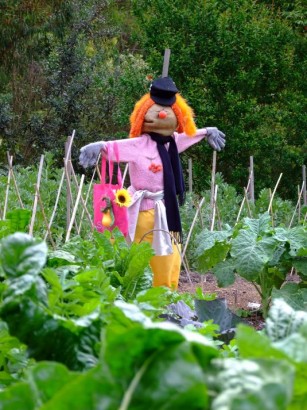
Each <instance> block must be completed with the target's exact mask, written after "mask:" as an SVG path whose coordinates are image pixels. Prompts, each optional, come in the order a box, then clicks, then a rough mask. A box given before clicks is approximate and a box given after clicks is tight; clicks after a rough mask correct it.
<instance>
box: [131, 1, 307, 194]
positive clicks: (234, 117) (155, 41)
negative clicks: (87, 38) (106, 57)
mask: <svg viewBox="0 0 307 410" xmlns="http://www.w3.org/2000/svg"><path fill="white" fill-rule="evenodd" d="M133 10H134V13H135V15H136V17H137V19H138V21H139V25H140V27H142V33H143V34H144V33H145V35H143V38H140V39H139V41H140V43H141V45H142V48H143V50H144V55H145V58H146V60H147V61H149V63H150V64H151V66H152V67H153V69H154V70H158V68H159V67H161V60H162V56H161V54H162V52H163V51H164V49H165V48H171V50H172V57H171V63H170V71H169V72H170V75H171V76H172V77H173V78H174V80H175V81H176V84H177V85H178V87H179V89H180V90H181V92H182V94H183V95H184V96H185V97H186V98H187V99H188V101H189V103H190V104H191V106H192V107H194V109H195V112H196V120H197V124H198V126H205V125H209V126H211V125H216V126H218V127H219V128H220V129H223V130H224V131H226V134H227V135H228V141H227V149H226V150H225V151H224V152H223V154H221V155H219V162H218V169H219V170H220V171H222V173H223V174H224V176H225V177H226V179H227V181H228V182H230V183H234V184H235V185H236V186H237V187H239V186H240V187H242V185H246V180H247V173H248V170H247V168H248V164H249V156H251V155H253V156H254V163H255V174H256V188H263V187H265V186H268V187H272V186H274V184H275V183H276V180H277V178H278V176H279V174H280V172H284V178H283V180H282V185H281V187H280V190H281V192H283V193H284V194H287V195H289V194H290V192H292V193H294V192H296V185H297V184H298V183H299V182H300V173H301V165H302V164H303V163H304V162H305V161H306V152H307V149H306V135H305V134H304V131H303V130H304V129H306V117H304V116H303V114H302V113H303V112H304V104H305V99H304V94H303V90H302V84H303V83H304V81H303V66H304V63H305V62H306V42H305V41H304V38H303V37H302V36H300V35H298V34H297V33H296V32H295V31H294V30H293V29H292V27H291V26H290V25H289V24H288V22H287V20H286V19H285V18H282V17H281V16H280V13H279V12H278V13H277V12H276V10H275V9H272V8H270V7H267V6H266V5H264V4H260V3H258V4H257V3H255V2H250V1H248V0H237V1H233V0H223V1H215V0H206V1H204V2H195V1H191V0H174V1H172V2H171V3H170V4H168V6H167V7H165V2H164V1H162V0H157V1H155V2H150V1H148V0H141V1H134V2H133ZM208 154H209V150H208V149H207V147H206V146H205V144H203V145H198V146H197V147H196V148H195V149H194V150H192V151H191V154H189V155H192V156H193V157H194V158H195V159H196V160H197V162H198V164H197V166H196V167H195V169H194V174H196V182H197V188H198V190H201V188H202V185H203V177H202V175H204V169H205V170H206V173H207V175H208V173H209V168H210V160H208ZM195 162H196V161H194V163H195ZM291 188H292V190H291Z"/></svg>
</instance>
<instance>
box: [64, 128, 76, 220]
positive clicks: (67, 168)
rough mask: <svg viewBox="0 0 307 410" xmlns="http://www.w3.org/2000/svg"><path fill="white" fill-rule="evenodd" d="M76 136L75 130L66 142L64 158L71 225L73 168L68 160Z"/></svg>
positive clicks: (67, 217) (67, 215)
mask: <svg viewBox="0 0 307 410" xmlns="http://www.w3.org/2000/svg"><path fill="white" fill-rule="evenodd" d="M74 137H75V130H73V133H72V135H71V136H69V137H68V138H67V141H66V143H65V158H64V167H65V174H66V179H67V188H68V189H67V192H66V225H67V227H68V226H69V223H70V212H71V203H72V192H71V189H70V178H71V169H70V163H69V162H68V161H69V160H70V158H71V147H72V143H73V140H74Z"/></svg>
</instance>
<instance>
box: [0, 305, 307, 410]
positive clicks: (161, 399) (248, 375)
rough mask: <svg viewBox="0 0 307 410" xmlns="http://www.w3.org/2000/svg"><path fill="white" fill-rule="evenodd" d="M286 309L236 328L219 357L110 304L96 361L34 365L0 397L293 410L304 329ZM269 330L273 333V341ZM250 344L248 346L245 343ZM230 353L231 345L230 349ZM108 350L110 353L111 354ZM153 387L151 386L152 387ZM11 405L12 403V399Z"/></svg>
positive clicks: (32, 404) (297, 402)
mask: <svg viewBox="0 0 307 410" xmlns="http://www.w3.org/2000/svg"><path fill="white" fill-rule="evenodd" d="M276 315H278V316H280V317H281V319H282V322H286V323H288V324H289V323H290V322H297V323H298V318H299V317H301V315H302V312H294V311H293V310H291V309H289V306H288V305H287V304H286V303H284V302H282V301H275V302H274V305H273V306H272V310H271V315H270V316H269V318H268V320H267V328H268V332H267V334H263V333H258V332H256V331H255V330H254V329H252V328H250V327H247V326H243V325H240V326H239V328H238V332H237V340H236V343H237V346H238V348H239V357H238V358H233V357H232V358H231V357H229V358H227V357H226V358H225V357H224V356H223V355H224V353H225V351H219V350H218V349H217V348H216V347H215V346H214V345H213V343H212V342H211V341H210V340H208V339H207V338H206V337H204V336H201V335H199V334H197V333H195V332H190V331H188V330H182V329H180V328H178V327H176V326H175V325H172V324H167V323H155V322H152V321H151V320H150V319H149V318H148V317H146V316H144V315H143V314H142V312H140V310H139V309H138V308H137V307H136V306H134V305H131V304H127V303H124V302H116V304H115V306H114V307H112V308H111V310H110V317H111V318H112V319H111V320H110V322H109V324H107V326H106V327H105V331H104V332H103V334H102V345H103V349H101V351H100V354H99V359H98V362H97V364H96V365H95V366H94V367H93V368H92V369H86V370H84V371H83V372H82V373H77V372H72V371H69V370H68V369H67V368H65V366H63V365H62V364H60V363H55V362H46V361H42V362H39V363H37V364H35V365H34V366H32V367H31V368H30V369H28V370H27V372H26V374H25V377H24V380H23V381H22V382H19V383H16V384H14V385H12V386H11V387H9V388H7V389H6V390H4V391H2V392H0V401H1V403H2V404H3V406H5V407H4V408H6V409H8V410H13V409H15V408H16V407H17V408H19V407H21V406H22V408H23V409H29V410H34V409H40V410H47V409H54V408H57V409H60V410H67V409H69V408H74V409H80V410H83V409H84V408H86V409H88V410H94V409H96V408H97V405H98V403H99V405H101V403H105V404H104V405H103V407H102V408H106V409H110V408H112V409H113V408H114V409H115V408H118V409H121V410H124V409H128V408H140V409H141V408H144V406H150V407H152V408H160V407H161V406H162V405H163V407H164V408H165V409H174V408H176V409H185V408H187V406H188V407H189V408H191V409H193V410H194V409H195V410H196V409H206V410H209V409H214V410H217V409H221V408H223V409H225V410H234V409H241V408H247V406H248V407H250V408H253V409H255V410H264V409H268V408H270V409H271V410H286V409H290V410H295V409H298V408H303V407H302V406H303V405H304V402H305V399H306V392H307V383H306V377H305V375H306V358H305V353H304V352H305V349H303V346H304V345H303V344H302V343H305V344H306V342H307V340H306V328H305V325H304V324H303V322H302V321H301V322H300V324H299V325H298V326H292V327H289V326H287V327H286V332H280V331H278V329H280V328H281V326H280V324H279V323H278V320H277V321H276V320H275V319H274V318H275V316H276ZM276 332H278V334H279V338H278V340H276V338H275V336H273V337H272V335H275V334H276ZM250 340H253V343H252V344H251V343H250ZM233 348H234V346H233ZM114 353H115V354H114ZM153 386H155V389H153ZM13 397H14V400H13V401H12V398H13Z"/></svg>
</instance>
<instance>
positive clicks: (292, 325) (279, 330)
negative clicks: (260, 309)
mask: <svg viewBox="0 0 307 410" xmlns="http://www.w3.org/2000/svg"><path fill="white" fill-rule="evenodd" d="M306 324H307V312H303V311H295V310H294V309H293V308H292V307H291V306H289V305H288V304H287V303H286V302H285V301H284V300H283V299H275V300H273V303H272V307H271V309H270V311H269V315H268V318H267V320H266V333H267V335H268V336H269V338H270V339H271V340H272V341H273V342H276V341H278V340H281V339H284V338H286V337H287V336H289V335H291V334H292V333H295V332H298V331H299V329H300V328H301V327H302V326H303V325H306Z"/></svg>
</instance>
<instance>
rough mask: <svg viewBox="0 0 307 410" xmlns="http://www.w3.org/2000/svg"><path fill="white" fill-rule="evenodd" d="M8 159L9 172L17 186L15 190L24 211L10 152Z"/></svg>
mask: <svg viewBox="0 0 307 410" xmlns="http://www.w3.org/2000/svg"><path fill="white" fill-rule="evenodd" d="M7 159H8V163H9V170H10V173H11V176H12V180H13V182H14V186H15V190H16V194H17V198H18V201H19V204H20V206H21V208H22V209H24V205H23V202H22V200H21V196H20V193H19V189H18V185H17V181H16V178H15V174H14V171H13V157H12V156H10V154H9V152H7Z"/></svg>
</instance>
